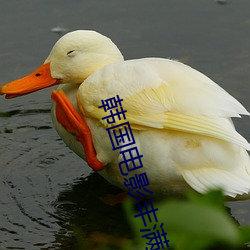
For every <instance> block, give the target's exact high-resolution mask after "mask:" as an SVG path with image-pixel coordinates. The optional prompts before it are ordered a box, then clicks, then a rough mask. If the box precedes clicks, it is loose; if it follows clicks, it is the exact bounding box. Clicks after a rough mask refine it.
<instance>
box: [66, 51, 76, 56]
mask: <svg viewBox="0 0 250 250" xmlns="http://www.w3.org/2000/svg"><path fill="white" fill-rule="evenodd" d="M74 52H75V50H70V51H69V52H68V53H67V56H69V55H72V54H73V53H74Z"/></svg>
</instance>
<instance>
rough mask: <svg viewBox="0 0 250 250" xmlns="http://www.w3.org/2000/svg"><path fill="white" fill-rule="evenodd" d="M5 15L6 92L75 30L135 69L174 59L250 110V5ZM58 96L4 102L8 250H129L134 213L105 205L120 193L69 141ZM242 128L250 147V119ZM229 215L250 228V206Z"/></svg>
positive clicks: (0, 51) (2, 222)
mask: <svg viewBox="0 0 250 250" xmlns="http://www.w3.org/2000/svg"><path fill="white" fill-rule="evenodd" d="M0 7H1V8H0V21H1V23H2V25H1V26H0V34H1V35H0V44H1V46H0V56H1V60H0V76H1V77H0V84H1V85H2V84H4V83H6V82H8V81H10V80H13V79H16V78H19V77H21V76H24V75H26V74H28V73H30V72H31V71H33V70H34V69H35V68H37V67H38V66H39V65H40V64H42V62H43V61H44V60H45V58H46V57H47V55H48V53H49V51H50V49H51V47H52V46H53V44H54V43H55V41H56V40H57V39H58V38H59V37H60V36H61V35H62V34H64V33H65V31H66V30H68V31H70V30H75V29H93V30H97V31H99V32H101V33H103V34H105V35H107V36H109V37H110V38H112V40H113V41H114V42H115V43H116V44H117V45H118V47H119V48H120V49H121V51H122V52H123V54H124V56H125V58H127V59H128V58H139V57H148V56H157V57H167V58H169V57H170V58H176V59H179V60H181V61H183V62H185V63H187V64H189V65H191V66H193V67H194V68H196V69H198V70H200V71H202V72H204V73H205V74H206V75H208V76H210V77H211V78H212V79H213V80H215V81H216V82H217V83H219V84H220V85H221V86H222V87H223V88H225V89H226V90H227V91H228V92H229V93H231V94H232V95H233V96H235V97H236V98H237V99H238V100H240V101H241V102H242V103H243V105H244V106H245V107H246V108H248V110H250V99H249V95H250V88H249V87H248V86H249V79H250V71H249V65H250V63H249V61H250V60H249V58H250V57H249V56H250V16H249V9H250V2H249V1H248V0H237V1H233V0H231V1H230V0H228V1H227V2H226V4H218V3H217V2H215V1H213V0H211V1H209V0H206V1H205V0H203V1H202V0H189V1H186V0H176V1H170V0H158V1H150V0H137V1H132V0H128V1H126V2H125V1H124V2H121V1H117V0H109V1H100V0H99V1H98V0H91V1H86V0H85V1H84V0H82V1H81V0H72V1H66V0H60V1H59V0H54V1H49V0H44V1H38V0H34V1H30V0H23V1H18V0H12V1H8V2H7V1H2V2H1V3H0ZM55 28H56V29H55ZM52 29H53V30H52ZM58 32H59V33H60V32H61V33H60V34H59V33H58ZM50 91H51V89H47V90H43V91H40V92H37V93H33V94H30V95H28V96H24V97H19V98H17V99H12V100H5V99H4V98H2V97H1V98H0V138H1V139H0V160H1V163H0V169H1V176H0V195H1V199H0V248H2V249H32V250H33V249H34V250H36V249H77V244H76V243H75V242H76V241H75V239H76V238H77V236H76V235H75V234H74V233H73V232H75V231H79V230H80V234H81V237H82V238H83V239H84V240H85V242H88V241H91V240H93V239H96V238H97V236H98V237H99V239H102V238H105V239H107V238H108V237H109V236H110V237H112V236H113V237H114V238H112V242H113V243H114V244H118V245H119V244H121V243H120V241H121V240H122V239H126V238H127V237H130V235H131V232H130V230H129V227H128V224H127V221H126V219H125V217H124V213H123V211H122V209H121V206H119V205H118V206H113V207H111V206H108V205H106V204H104V203H103V202H102V201H101V200H100V197H104V196H106V195H107V194H109V193H112V194H115V193H118V192H119V190H118V189H116V188H115V187H112V186H111V185H109V184H108V183H107V182H105V181H104V180H103V179H102V178H101V177H99V176H98V175H97V174H94V173H93V172H92V171H91V170H90V169H89V168H88V167H87V166H86V164H85V163H84V162H83V161H82V160H81V159H79V158H78V157H77V156H76V155H75V154H74V153H72V152H71V151H70V150H69V149H67V148H66V146H65V145H64V143H63V142H62V141H61V140H60V138H59V137H58V135H57V134H56V132H55V131H54V129H53V126H52V123H51V118H50V113H49V110H50ZM236 125H237V129H238V131H239V132H240V133H241V134H243V135H244V136H245V137H246V138H247V139H248V141H250V130H249V118H246V117H245V118H243V119H241V120H239V119H238V120H237V121H236ZM229 206H230V207H231V210H232V214H233V216H234V217H236V219H237V220H238V221H239V222H240V223H241V224H244V225H249V224H250V213H249V211H250V201H241V202H234V203H229ZM76 229H77V230H76ZM114 239H118V240H117V241H118V242H114ZM86 249H87V247H86Z"/></svg>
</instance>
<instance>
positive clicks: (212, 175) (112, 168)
mask: <svg viewBox="0 0 250 250" xmlns="http://www.w3.org/2000/svg"><path fill="white" fill-rule="evenodd" d="M59 83H70V84H64V85H61V86H60V87H59V88H60V89H61V90H63V92H64V93H65V94H66V95H67V98H68V99H69V101H70V102H71V103H72V104H73V106H71V105H70V102H69V101H68V100H67V98H66V97H65V96H64V95H63V93H62V91H59V92H58V91H57V92H53V94H52V98H53V99H54V100H55V102H53V107H52V117H53V123H54V125H55V128H56V130H57V132H58V133H59V135H60V136H61V138H62V139H63V140H64V142H65V143H66V144H67V145H68V146H69V147H70V148H71V149H72V150H73V151H74V152H76V153H77V154H78V155H79V156H80V157H82V158H83V159H85V160H87V162H88V163H89V165H90V166H91V167H92V168H93V169H94V170H98V172H99V173H100V174H101V175H102V176H103V177H104V178H106V179H107V180H108V181H109V182H111V183H113V184H114V185H116V186H119V187H121V188H123V189H126V188H125V186H124V176H123V175H122V174H121V172H120V169H119V162H121V161H122V160H123V159H122V157H121V156H120V150H115V151H114V150H113V149H112V145H111V141H110V138H109V135H108V132H107V131H106V128H107V127H108V124H107V123H106V122H105V121H104V120H102V118H103V117H105V116H107V113H105V112H104V110H103V109H100V108H98V106H101V105H102V102H101V100H106V99H108V98H112V97H115V96H116V95H119V97H120V98H121V99H123V101H122V106H123V108H124V110H127V113H126V121H128V122H129V123H130V126H131V128H132V131H133V135H134V137H135V141H136V146H137V148H138V151H139V153H140V155H143V157H142V158H141V159H142V163H143V168H139V169H137V170H135V171H131V172H129V175H127V176H125V177H126V178H127V179H128V178H129V177H132V176H134V174H135V173H137V174H139V173H144V172H146V174H147V177H148V180H149V184H150V185H149V186H148V187H147V189H148V190H150V191H152V192H153V193H154V195H159V196H164V195H169V194H182V193H183V192H184V191H185V190H186V189H187V188H188V187H189V186H191V187H192V188H193V189H194V190H196V191H198V192H201V193H203V192H205V191H206V190H208V189H209V188H218V187H219V188H222V189H223V191H224V193H225V195H228V196H230V197H236V196H237V195H239V196H243V195H247V194H249V190H250V161H249V156H248V153H247V152H246V150H250V145H249V144H248V142H247V141H246V140H245V139H244V138H243V137H242V136H241V135H240V134H238V133H237V132H236V130H235V128H234V125H233V123H232V121H231V118H230V117H240V114H243V115H249V113H248V112H247V111H246V109H245V108H244V107H243V106H242V105H241V104H240V103H239V102H238V101H237V100H236V99H234V98H233V97H232V96H231V95H229V94H228V93H227V92H226V91H224V90H223V89H222V88H221V87H219V86H218V85H217V84H216V83H214V82H213V81H212V80H210V79H209V78H208V77H206V76H205V75H203V74H202V73H200V72H198V71H196V70H194V69H192V68H191V67H189V66H186V65H184V64H182V63H180V62H177V61H173V60H169V59H161V58H144V59H137V60H128V61H124V60H123V56H122V54H121V52H120V51H119V49H118V48H117V47H116V45H115V44H114V43H113V42H112V41H111V40H110V39H109V38H107V37H105V36H103V35H101V34H99V33H97V32H94V31H86V30H79V31H74V32H71V33H68V34H66V35H65V36H63V37H62V38H61V39H59V40H58V42H57V43H56V44H55V45H54V47H53V49H52V51H51V53H50V55H49V56H48V58H47V59H46V60H45V62H44V64H43V65H42V66H41V67H39V68H38V69H37V70H36V71H34V72H33V73H32V74H30V75H29V76H27V77H24V78H22V79H20V80H16V81H13V82H10V83H8V84H6V85H4V86H3V87H2V88H1V89H0V94H6V97H7V98H11V97H15V96H18V95H23V94H27V93H30V92H33V91H36V90H39V89H42V88H45V87H48V86H51V85H54V84H59ZM79 86H80V87H79ZM74 109H76V110H77V111H78V112H79V113H80V114H81V116H80V115H78V114H77V112H75V110H74ZM119 122H124V121H119V120H118V122H117V123H116V124H115V125H117V124H119ZM61 124H63V126H62V125H61ZM86 124H87V126H86ZM65 128H66V129H65ZM82 131H84V132H83V133H82ZM89 131H91V134H92V138H91V134H90V133H89ZM75 135H77V138H76V136H75ZM79 140H80V141H81V142H80V141H79ZM134 146H135V145H132V146H130V147H134ZM83 148H84V149H83ZM125 148H126V149H128V148H129V147H125ZM123 149H124V148H123ZM124 169H125V168H124ZM124 172H125V171H124ZM187 184H188V185H187Z"/></svg>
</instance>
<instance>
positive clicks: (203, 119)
mask: <svg viewBox="0 0 250 250" xmlns="http://www.w3.org/2000/svg"><path fill="white" fill-rule="evenodd" d="M117 95H119V97H120V98H121V99H123V101H122V107H123V109H124V110H126V111H127V112H126V113H125V115H126V121H128V122H129V123H130V126H131V127H132V128H134V129H139V130H140V129H147V128H157V129H167V130H176V131H182V132H186V133H195V134H199V135H204V136H209V137H213V138H217V139H221V140H224V141H227V142H231V143H234V144H237V145H239V146H242V147H244V148H245V149H248V150H250V145H249V143H248V142H247V141H246V140H245V139H244V138H243V137H242V136H241V135H240V134H239V133H237V132H236V130H235V129H234V126H233V124H232V122H231V120H230V117H240V115H241V114H244V115H249V113H248V112H247V111H246V109H245V108H244V107H243V106H242V105H241V104H240V103H239V102H238V101H237V100H236V99H235V98H233V97H232V96H231V95H230V94H228V93H227V92H226V91H225V90H223V89H222V88H221V87H219V86H218V85H217V84H216V83H214V82H213V81H212V80H210V79H209V78H207V77H206V76H205V75H203V74H202V73H200V72H198V71H196V70H194V69H192V68H191V67H188V66H186V65H184V64H182V63H179V62H176V61H172V60H167V59H153V58H152V59H140V60H131V61H126V62H122V63H119V64H114V65H110V66H106V67H105V68H103V69H102V70H100V71H98V72H96V73H95V74H93V75H92V76H91V77H89V78H88V79H87V80H86V81H85V82H84V83H83V84H82V85H81V87H80V88H79V92H78V103H79V106H80V108H81V110H82V112H84V113H85V115H87V116H91V117H93V118H96V119H98V120H99V121H100V122H101V123H102V124H103V125H104V126H105V127H108V126H109V124H108V123H107V122H106V120H103V119H102V118H103V117H106V116H108V115H109V111H107V112H105V111H104V109H103V108H98V107H100V106H102V102H101V100H106V99H109V98H112V97H116V96H117ZM122 122H124V119H121V120H119V119H116V124H119V123H122Z"/></svg>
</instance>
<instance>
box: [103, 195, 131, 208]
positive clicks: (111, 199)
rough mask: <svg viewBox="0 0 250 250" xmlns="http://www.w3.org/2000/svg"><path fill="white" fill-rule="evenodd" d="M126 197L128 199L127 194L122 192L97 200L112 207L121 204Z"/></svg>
mask: <svg viewBox="0 0 250 250" xmlns="http://www.w3.org/2000/svg"><path fill="white" fill-rule="evenodd" d="M127 197H128V194H127V193H125V192H122V193H119V194H108V195H107V196H105V197H101V198H99V199H100V200H101V201H102V202H104V203H105V204H107V205H109V206H114V205H116V204H119V203H123V202H124V201H125V200H126V198H127Z"/></svg>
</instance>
